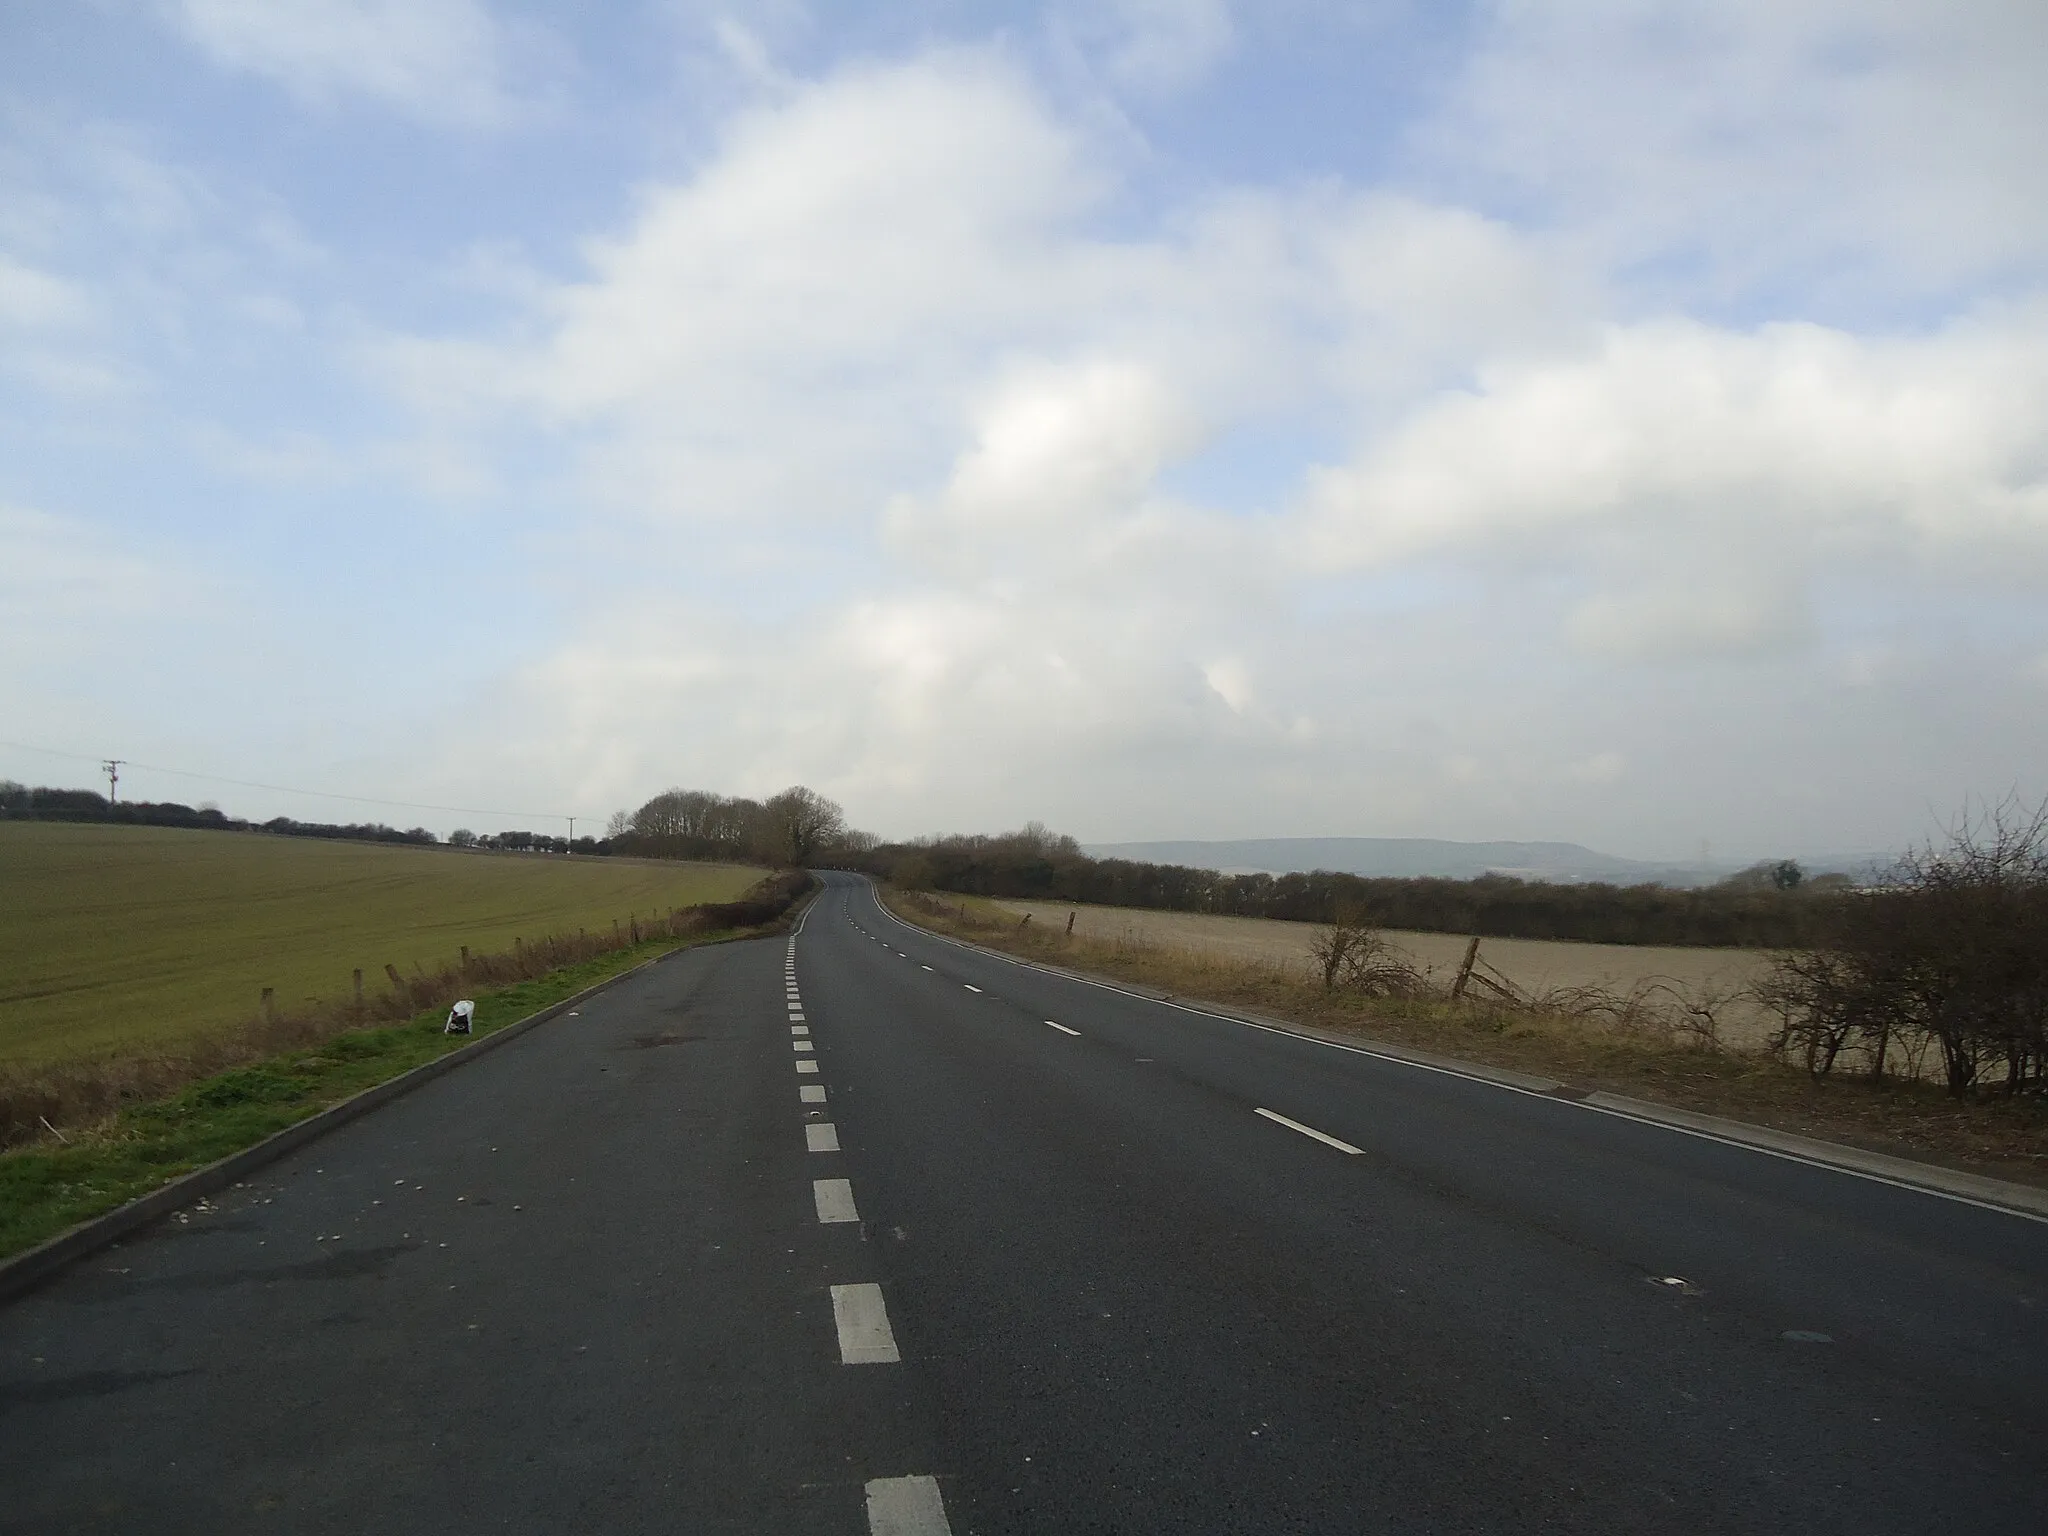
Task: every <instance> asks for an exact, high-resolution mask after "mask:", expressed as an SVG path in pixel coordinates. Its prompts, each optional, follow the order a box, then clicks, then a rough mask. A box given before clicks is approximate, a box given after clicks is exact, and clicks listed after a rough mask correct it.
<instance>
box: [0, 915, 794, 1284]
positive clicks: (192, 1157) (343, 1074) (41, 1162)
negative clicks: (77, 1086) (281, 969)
mask: <svg viewBox="0 0 2048 1536" xmlns="http://www.w3.org/2000/svg"><path fill="white" fill-rule="evenodd" d="M754 931H758V930H749V929H734V930H723V931H720V930H713V931H707V932H704V933H699V934H694V935H691V936H689V937H687V938H684V939H680V940H678V939H675V938H672V937H669V936H666V935H664V936H662V937H659V938H654V939H649V940H646V941H644V942H642V943H640V944H638V945H635V946H633V947H630V948H626V949H618V950H612V951H610V952H609V953H606V954H603V955H600V956H597V957H596V958H593V959H588V960H582V961H579V962H577V963H574V964H570V965H564V966H561V967H559V968H558V969H555V970H552V971H549V972H547V973H546V974H545V975H542V976H539V977H536V978H533V979H531V980H525V981H518V982H514V983H512V984H511V985H509V986H503V987H497V988H493V989H490V990H487V991H480V992H478V993H477V994H476V995H475V996H476V1024H475V1034H474V1035H472V1036H468V1037H464V1036H460V1035H454V1036H450V1035H444V1034H442V1033H441V1027H442V1021H443V1018H444V1011H443V1010H442V1009H441V1008H440V1007H438V1006H436V1007H432V1008H429V1009H425V1010H423V1011H421V1012H419V1013H416V1014H414V1015H413V1016H412V1017H410V1018H408V1019H405V1020H403V1021H401V1022H398V1023H393V1024H387V1025H382V1026H379V1027H374V1028H369V1029H353V1030H347V1031H344V1032H343V1033H340V1034H336V1035H333V1036H331V1037H329V1038H327V1039H325V1040H323V1041H320V1042H319V1043H318V1044H315V1045H311V1046H307V1047H304V1048H301V1049H298V1050H291V1051H285V1052H281V1053H279V1054H277V1055H274V1056H269V1057H266V1058H264V1059H262V1060H259V1061H254V1062H248V1063H245V1064H242V1065H239V1066H234V1067H230V1068H228V1069H227V1070H226V1071H223V1072H218V1073H215V1074H213V1075H212V1076H210V1077H206V1078H202V1079H200V1080H199V1081H197V1082H194V1083H191V1084H188V1085H187V1086H186V1087H184V1088H183V1089H181V1090H180V1091H179V1092H177V1093H175V1094H172V1095H170V1096H169V1097H167V1098H163V1099H158V1100H155V1101H153V1102H150V1103H144V1104H136V1105H132V1106H130V1107H128V1108H125V1109H123V1110H121V1111H120V1112H119V1113H118V1114H116V1115H114V1116H112V1117H110V1118H108V1119H107V1120H104V1121H102V1122H101V1123H100V1124H98V1125H95V1126H93V1127H91V1128H89V1129H85V1130H82V1131H80V1132H77V1133H75V1134H73V1135H71V1137H70V1139H69V1140H68V1141H67V1142H63V1143H56V1142H52V1141H44V1142H42V1143H39V1144H37V1145H35V1146H32V1147H24V1148H20V1149H18V1150H15V1151H10V1152H6V1153H0V1258H5V1257H7V1256H9V1255H11V1254H15V1253H19V1252H21V1251H23V1250H24V1249H28V1248H32V1247H34V1246H35V1245H36V1244H37V1243H40V1242H43V1241H45V1240H46V1239H48V1238H52V1237H55V1236H56V1235H57V1234H58V1233H60V1232H63V1231H64V1230H66V1229H67V1228H69V1227H71V1226H74V1225H76V1224H77V1223H78V1222H81V1221H85V1220H88V1219H90V1218H92V1217H94V1216H98V1215H100V1214H102V1213H104V1212H106V1211H111V1210H113V1209H115V1208H116V1207H118V1206H121V1205H124V1204H126V1203H127V1202H128V1201H130V1200H133V1199H136V1198H138V1197H139V1196H142V1195H146V1194H148V1193H149V1192H150V1191H151V1190H154V1189H157V1188H159V1187H160V1186H162V1185H164V1184H166V1183H168V1182H169V1181H170V1180H172V1179H174V1178H177V1177H179V1176H180V1175H182V1174H186V1173H190V1172H191V1171H192V1170H193V1169H195V1168H203V1167H205V1166H206V1165H207V1164H208V1163H212V1162H216V1161H218V1160H219V1159H221V1158H223V1157H226V1156H228V1155H229V1154H230V1153H234V1152H238V1151H240V1150H241V1149H242V1148H244V1147H247V1146H253V1145H254V1144H255V1143H256V1142H259V1141H261V1140H262V1139H263V1138H264V1137H266V1136H270V1135H273V1134H275V1133H276V1132H278V1131H281V1130H284V1129H285V1128H286V1127H287V1126H291V1125H295V1124H297V1123H298V1122H299V1121H301V1120H303V1119H305V1118H306V1117H307V1116H309V1115H313V1114H316V1113H318V1112H319V1111H321V1110H323V1109H326V1108H327V1107H328V1106H330V1105H332V1104H338V1103H340V1102H341V1101H342V1100H343V1099H346V1098H348V1097H350V1096H351V1095H353V1094H357V1093H360V1092H362V1091H363V1090H364V1089H366V1088H373V1087H375V1086H376V1085H377V1084H379V1083H381V1082H384V1081H386V1080H387V1079H389V1078H393V1077H396V1076H398V1075H399V1074H400V1073H403V1072H409V1071H411V1070H412V1069H413V1068H414V1067H417V1066H421V1065H423V1064H424V1063H426V1062H429V1061H432V1060H434V1059H435V1058H436V1057H439V1056H444V1055H446V1054H448V1053H449V1052H450V1051H454V1050H458V1049H460V1048H461V1047H462V1046H465V1045H467V1044H469V1043H470V1042H471V1040H473V1039H480V1038H482V1037H484V1036H486V1035H491V1034H495V1033H496V1032H497V1031H499V1030H501V1029H503V1028H505V1027H506V1026H507V1025H508V1024H513V1023H516V1022H517V1021H519V1020H520V1019H523V1018H525V1017H526V1016H527V1015H528V1014H531V1013H534V1012H537V1011H538V1010H540V1009H542V1008H545V1007H547V1006H548V1005H549V1004H551V1003H558V1002H560V1001H561V1000H562V999H563V998H565V997H572V996H574V995H575V994H576V993H578V992H580V991H582V990H583V989H585V988H586V987H591V986H595V985H596V984H597V983H598V982H601V981H605V980H607V979H609V978H611V977H613V976H617V975H619V974H620V973H621V972H624V971H628V970H631V969H632V968H633V967H634V966H636V965H639V964H641V963H642V962H644V961H647V960H651V959H654V958H655V957H657V956H659V955H663V954H667V953H669V952H670V951H673V950H679V949H690V948H694V947H696V946H698V945H702V944H708V943H715V942H719V941H721V940H724V939H730V938H739V937H745V936H747V935H748V934H749V933H751V932H754Z"/></svg>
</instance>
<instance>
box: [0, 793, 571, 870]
mask: <svg viewBox="0 0 2048 1536" xmlns="http://www.w3.org/2000/svg"><path fill="white" fill-rule="evenodd" d="M0 820H15V821H91V822H111V823H114V824H117V825H126V826H143V827H190V828H196V829H199V830H204V831H214V832H274V833H276V834H277V835H279V836H280V837H321V838H332V839H335V840H338V841H347V842H352V843H412V844H415V845H430V844H434V843H438V842H440V838H439V837H437V836H435V834H434V833H433V832H431V831H429V830H428V829H427V828H425V827H406V828H399V827H392V826H386V825H385V824H384V823H383V822H381V821H351V822H333V821H298V820H295V819H294V818H292V817H290V816H273V817H271V819H270V820H268V821H250V820H248V819H247V818H245V817H241V816H229V815H227V814H226V813H224V812H223V811H222V810H221V809H220V807H219V806H216V805H201V806H197V807H194V806H190V805H183V804H180V803H179V802H178V801H175V800H120V801H110V800H109V799H108V798H107V797H106V796H105V795H103V794H100V793H99V792H98V791H97V790H91V789H52V788H49V787H48V786H45V785H37V786H36V787H34V788H30V787H29V786H28V785H26V784H19V783H16V782H15V781H14V780H12V779H0ZM448 841H449V843H450V844H451V845H453V846H455V847H458V848H500V849H506V850H509V851H516V852H521V853H525V852H534V853H581V854H589V855H592V856H596V855H600V854H607V853H610V852H611V846H610V844H608V843H606V842H605V841H604V840H603V839H601V838H594V837H579V838H577V839H576V841H575V842H574V843H571V842H570V841H569V840H568V839H567V838H562V837H548V836H546V835H544V834H541V833H535V832H498V833H493V834H490V835H487V836H479V835H478V834H476V833H474V832H472V831H470V830H469V829H468V828H466V827H463V828H458V829H456V830H455V831H454V832H452V833H450V834H449V836H448Z"/></svg>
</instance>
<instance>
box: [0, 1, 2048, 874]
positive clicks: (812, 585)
mask: <svg viewBox="0 0 2048 1536" xmlns="http://www.w3.org/2000/svg"><path fill="white" fill-rule="evenodd" d="M2044 66H2048V7H2044V6H2043V5H2041V4H2039V3H2038V0H1889V3H1887V4H1884V5H1881V6H1874V5H1870V4H1867V3H1863V0H1674V3H1652V0H1583V3H1573V0H1557V3H1544V4H1536V3H1520V0H1500V3H1472V4H1463V5H1460V4H1454V3H1447V0H1351V3H1344V4H1324V3H1321V0H1262V3H1261V4H1259V5H1257V6H1252V5H1249V4H1233V3H1231V0H1048V3H1046V4H1043V5H1035V6H1034V5H1026V4H1013V5H1004V4H995V3H981V0H955V3H945V0H892V3H890V4H887V5H881V4H876V5H872V6H853V5H838V4H810V5H807V4H804V3H801V0H763V3H760V4H755V5H735V6H721V5H718V4H715V3H708V0H707V3H698V0H622V3H620V4H616V5H606V6H585V5H574V6H572V5H567V4H563V5H553V6H551V5H543V4H538V3H510V0H505V3H499V0H79V3H76V4H68V5H41V4H32V3H26V0H22V3H8V4H0V738H5V740H6V741H7V743H8V744H7V745H5V746H0V775H5V776H12V777H16V778H21V779H25V780H28V781H30V782H71V783H86V782H90V781H91V778H92V775H93V769H94V764H93V763H92V762H91V761H90V760H89V759H90V758H92V757H95V756H98V755H101V754H106V755H119V756H122V757H126V758H129V759H131V760H133V761H134V762H137V763H146V764H152V765H160V766H161V767H168V768H178V769H184V770H187V771H188V772H191V773H196V774H205V775H215V776H218V777H217V778H215V779H199V778H178V777H173V776H171V775H169V774H166V773H162V772H159V771H157V769H156V768H141V767H134V768H131V769H130V770H129V776H128V778H127V779H126V780H124V784H123V788H124V790H130V791H133V792H134V793H136V794H139V795H147V796H152V797H163V798H179V799H184V800H188V801H196V800H200V799H205V798H211V799H215V800H218V801H220V802H221V803H222V804H223V805H225V806H227V807H228V808H230V809H232V810H240V811H243V812H245V813H250V812H253V813H256V814H261V815H269V814H275V813H277V812H286V813H289V814H294V815H299V816H303V817H322V818H326V817H337V816H340V817H347V816H357V815H362V816H368V815H380V816H383V817H384V818H385V819H390V820H394V821H399V822H401V823H408V824H409V823H411V822H413V821H424V822H426V823H427V824H428V825H430V826H436V827H438V828H440V829H442V830H446V829H447V828H448V827H450V826H453V825H455V824H457V823H458V822H466V823H467V824H470V825H473V826H477V827H479V828H480V829H489V828H491V827H492V826H501V825H504V824H506V823H505V822H504V821H503V820H502V819H500V820H494V819H492V818H489V817H483V816H478V815H470V814H460V815H458V814H441V813H427V812H412V811H408V810H404V809H399V808H392V809H384V810H380V809H379V808H378V807H376V806H373V805H368V804H360V805H350V804H348V803H346V802H342V801H322V800H317V799H313V798H310V797H306V796H299V795H287V794H283V793H279V792H276V791H272V790H258V789H250V788H242V787H237V786H235V785H233V784H228V783H224V782H221V781H222V780H245V781H252V782H258V783H263V784H275V785H282V786H290V787H293V788H299V789H317V790H326V791H330V792H339V793H346V794H356V795H364V796H371V797H378V798H382V799H388V800H394V801H414V802H422V803H429V804H435V805H452V806H458V807H480V808H487V809H493V810H507V811H513V812H517V813H520V814H519V815H518V816H517V817H516V818H515V819H516V821H517V823H518V824H534V825H539V824H540V823H538V822H536V821H535V820H534V818H533V817H532V816H531V815H529V814H526V813H530V812H541V811H546V812H560V813H569V812H574V813H577V814H579V815H584V816H602V815H603V814H604V813H606V812H608V811H610V810H612V809H614V808H616V807H619V806H627V805H633V804H637V803H638V802H639V801H640V800H642V799H644V798H645V797H646V796H647V795H649V794H651V793H653V792H654V791H656V790H659V789H661V788H663V787H665V786H667V785H671V784H684V785H691V786H699V787H704V788H711V789H718V790H723V791H726V792H729V793H750V794H761V793H766V792H770V791H773V790H775V789H778V788H780V787H781V786H783V785H785V784H788V783H790V782H792V781H802V782H805V783H809V784H811V785H813V786H815V787H817V788H819V789H821V790H823V791H825V792H827V793H828V794H831V795H833V796H835V797H836V798H838V799H839V800H841V801H842V802H843V803H844V804H845V805H846V807H847V809H848V811H849V813H850V814H851V815H852V817H853V818H854V819H855V820H856V821H857V822H858V823H860V824H862V825H865V826H868V827H871V828H874V829H876V830H878V831H881V832H883V833H887V834H915V833H919V832H928V831H938V830H949V829H995V828H997V827H1001V826H1008V825H1015V824H1017V823H1020V822H1022V821H1024V820H1025V819H1027V818H1031V817H1037V818H1040V819H1043V820H1044V821H1046V822H1048V823H1051V824H1052V825H1054V826H1056V827H1059V828H1061V829H1065V830H1069V831H1072V832H1074V833H1075V834H1076V835H1078V836H1081V837H1082V838H1084V839H1088V840H1111V839H1136V838H1148V837H1233V836H1254V835H1273V836H1277V835H1345V834H1356V835H1387V836H1404V835H1405V836H1440V837H1454V838H1473V839H1479V838H1566V839H1573V840H1577V841H1582V842H1586V843H1589V844H1592V845H1594V846H1597V847H1600V848H1603V849H1606V850H1608V851H1611V852H1616V853H1622V854H1631V855H1636V856H1640V857H1652V858H1692V857H1697V856H1698V854H1699V852H1700V850H1701V846H1702V844H1703V843H1704V844H1706V845H1707V847H1708V848H1709V849H1710V851H1711V853H1712V855H1713V856H1714V857H1715V858H1717V859H1720V858H1729V859H1734V858H1745V857H1751V856H1761V855H1764V854H1772V853H1778V852H1813V851H1822V850H1848V849H1865V848H1883V847H1889V846H1895V845H1897V844H1899V843H1900V842H1902V841H1904V840H1906V839H1908V838H1910V837H1913V836H1916V835H1919V834H1921V833H1923V832H1925V831H1926V830H1927V829H1928V827H1929V826H1930V824H1931V823H1932V821H1933V820H1935V819H1937V818H1939V817H1942V816H1944V815H1946V814H1947V813H1949V812H1951V811H1952V810H1953V809H1954V808H1955V807H1956V806H1957V805H1958V804H1959V803H1960V802H1961V801H1962V799H1963V798H1964V797H1965V796H1967V795H1973V794H1975V795H1983V794H1990V795H1994V796H1995V795H1998V794H2002V793H2004V792H2006V791H2008V790H2012V789H2015V788H2016V789H2018V790H2019V791H2020V792H2021V793H2023V794H2026V795H2029V796H2037V795H2039V794H2041V793H2042V792H2043V791H2044V789H2048V197H2044V196H2043V194H2042V175H2043V172H2042V166H2043V164H2044V163H2048V91H2044V90H2043V89H2042V87H2041V80H2042V78H2043V73H2044ZM29 748H39V749H44V750H42V751H31V750H28V749H29ZM50 751H57V752H71V753H77V754H82V756H80V757H77V758H63V757H55V756H50V755H47V754H48V752H50Z"/></svg>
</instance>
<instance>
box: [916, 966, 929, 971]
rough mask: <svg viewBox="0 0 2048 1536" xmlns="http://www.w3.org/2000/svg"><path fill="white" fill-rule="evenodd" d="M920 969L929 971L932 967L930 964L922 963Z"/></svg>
mask: <svg viewBox="0 0 2048 1536" xmlns="http://www.w3.org/2000/svg"><path fill="white" fill-rule="evenodd" d="M918 969H919V970H920V971H928V970H930V969H931V967H930V966H928V965H920V966H919V967H918Z"/></svg>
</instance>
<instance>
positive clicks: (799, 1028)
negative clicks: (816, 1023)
mask: <svg viewBox="0 0 2048 1536" xmlns="http://www.w3.org/2000/svg"><path fill="white" fill-rule="evenodd" d="M789 1032H790V1033H791V1034H792V1035H808V1034H809V1033H810V1032H811V1026H810V1025H808V1024H792V1025H790V1026H789Z"/></svg>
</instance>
